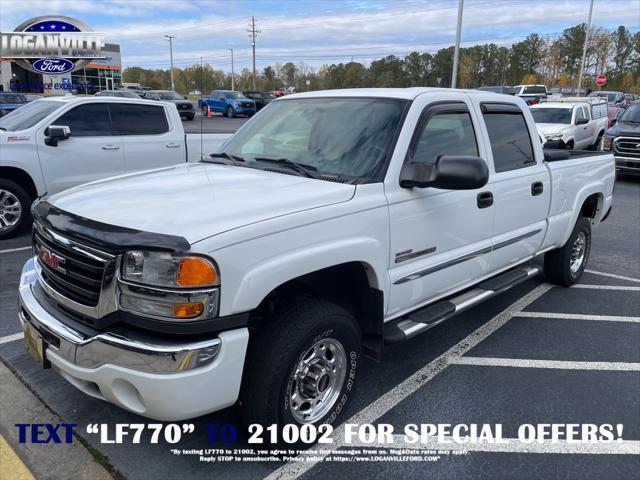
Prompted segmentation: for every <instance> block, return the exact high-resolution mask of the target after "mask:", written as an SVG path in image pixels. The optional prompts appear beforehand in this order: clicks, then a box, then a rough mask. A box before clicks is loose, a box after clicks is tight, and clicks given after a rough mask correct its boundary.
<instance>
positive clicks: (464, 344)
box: [265, 283, 552, 480]
mask: <svg viewBox="0 0 640 480" xmlns="http://www.w3.org/2000/svg"><path fill="white" fill-rule="evenodd" d="M550 288H552V286H551V285H549V284H546V283H545V284H542V285H539V286H538V287H536V288H535V289H533V290H532V291H531V292H529V293H528V294H527V295H525V296H524V297H522V298H521V299H520V300H518V301H517V302H515V303H513V304H512V305H511V306H509V307H507V308H506V309H505V310H503V311H502V312H500V313H499V314H498V315H496V316H495V317H493V318H492V319H491V320H489V321H488V322H487V323H485V324H484V325H483V326H482V327H480V328H479V329H477V330H475V331H474V332H473V333H471V334H470V335H469V336H467V337H465V338H464V339H462V340H461V341H460V342H458V343H457V344H455V345H454V346H453V347H451V348H450V349H449V350H447V351H446V352H444V353H443V354H442V355H440V356H439V357H437V358H436V359H434V360H433V361H431V362H429V363H428V364H427V365H425V366H424V367H422V368H421V369H420V370H418V371H417V372H415V373H414V374H413V375H411V376H410V377H409V378H407V379H406V380H404V381H403V382H402V383H400V384H398V385H396V386H395V387H394V388H392V389H391V390H389V391H388V392H387V393H385V394H384V395H382V396H381V397H379V398H378V399H377V400H375V401H374V402H373V403H371V404H369V405H368V406H366V407H365V408H363V409H362V410H360V411H359V412H358V413H356V414H355V415H353V416H352V417H351V418H349V419H348V420H346V421H345V423H356V424H358V423H359V424H363V423H373V422H374V421H375V420H377V419H378V418H380V417H381V416H382V415H384V414H385V413H387V412H388V411H389V410H391V409H392V408H393V407H395V406H396V405H398V403H400V402H401V401H402V400H404V399H405V398H407V397H408V396H409V395H411V394H412V393H414V392H415V391H417V390H418V389H419V388H421V387H422V386H424V385H425V384H426V383H427V382H430V381H431V380H433V378H434V377H435V376H436V375H438V374H439V373H440V372H442V371H443V370H444V369H445V368H447V367H448V366H449V365H450V364H451V363H452V361H453V360H455V359H456V358H459V357H461V356H462V355H464V354H465V353H466V352H468V351H469V350H471V349H472V348H473V347H475V346H476V345H477V344H478V343H480V342H481V341H482V340H484V339H485V338H487V337H488V336H489V335H491V334H492V333H493V332H495V331H496V330H497V329H499V328H500V327H502V326H503V325H504V324H505V323H507V322H508V321H509V319H511V318H512V317H513V315H514V314H515V313H516V312H519V311H520V310H522V309H523V308H526V307H527V306H528V305H530V304H531V303H533V302H534V301H536V300H537V299H538V298H539V297H541V296H542V295H544V294H545V293H546V292H547V291H549V289H550ZM334 438H335V439H336V440H337V441H336V443H335V444H334V445H332V450H334V449H338V448H340V447H343V446H345V444H344V443H343V442H341V441H340V440H339V439H341V438H344V427H343V426H340V427H338V428H336V430H335V432H334ZM325 448H326V447H323V446H315V447H311V448H310V449H309V452H312V453H313V457H314V461H313V462H312V461H308V462H307V461H305V462H296V461H294V462H290V463H286V464H284V465H283V466H281V467H280V468H278V469H277V470H275V471H273V472H272V473H271V474H269V475H268V476H267V477H265V479H269V480H276V479H278V480H285V479H286V480H289V479H294V478H297V477H299V476H300V475H302V474H304V473H305V472H306V471H308V470H309V469H311V468H313V466H314V465H315V464H316V463H317V462H318V461H320V460H321V459H323V458H324V457H325V456H326V455H327V454H326V453H322V450H323V449H325Z"/></svg>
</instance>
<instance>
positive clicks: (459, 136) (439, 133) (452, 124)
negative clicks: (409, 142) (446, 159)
mask: <svg viewBox="0 0 640 480" xmlns="http://www.w3.org/2000/svg"><path fill="white" fill-rule="evenodd" d="M427 115H428V113H427ZM418 128H421V129H422V131H421V132H420V134H419V136H418V137H417V140H416V139H415V138H414V142H415V143H414V145H413V147H412V151H413V153H412V155H411V161H412V162H425V163H436V162H437V161H438V158H440V157H441V156H442V155H472V156H476V157H477V156H478V146H477V144H476V135H475V132H474V130H473V123H472V122H471V116H470V115H469V112H467V111H462V110H453V111H446V110H445V111H441V112H437V113H434V114H432V115H430V116H429V117H428V119H427V120H426V122H425V124H424V126H423V127H420V125H418Z"/></svg>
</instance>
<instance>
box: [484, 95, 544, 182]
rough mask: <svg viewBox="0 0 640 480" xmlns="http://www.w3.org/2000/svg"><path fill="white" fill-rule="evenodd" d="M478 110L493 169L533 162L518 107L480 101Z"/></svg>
mask: <svg viewBox="0 0 640 480" xmlns="http://www.w3.org/2000/svg"><path fill="white" fill-rule="evenodd" d="M492 105H493V106H492ZM482 109H483V115H482V116H483V118H484V123H485V125H486V126H487V131H488V133H489V140H490V142H491V151H492V152H493V163H494V166H495V169H496V172H497V173H500V172H508V171H511V170H517V169H519V168H525V167H530V166H531V165H535V163H536V160H535V157H534V155H533V146H532V145H531V134H530V133H529V129H528V128H527V123H526V121H525V119H524V115H523V114H522V111H521V110H520V108H518V107H517V106H516V105H511V104H508V105H506V104H505V105H502V104H483V105H482Z"/></svg>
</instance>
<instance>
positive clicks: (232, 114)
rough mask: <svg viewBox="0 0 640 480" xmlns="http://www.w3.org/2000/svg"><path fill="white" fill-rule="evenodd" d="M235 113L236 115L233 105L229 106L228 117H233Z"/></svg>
mask: <svg viewBox="0 0 640 480" xmlns="http://www.w3.org/2000/svg"><path fill="white" fill-rule="evenodd" d="M234 115H235V113H234V111H233V107H227V117H229V118H233V117H234Z"/></svg>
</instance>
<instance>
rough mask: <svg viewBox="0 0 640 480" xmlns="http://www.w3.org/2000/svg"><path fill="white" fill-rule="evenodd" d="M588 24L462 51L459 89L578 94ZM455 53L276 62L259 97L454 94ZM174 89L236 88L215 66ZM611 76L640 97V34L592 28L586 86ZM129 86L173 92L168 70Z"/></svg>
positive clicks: (610, 85) (613, 83)
mask: <svg viewBox="0 0 640 480" xmlns="http://www.w3.org/2000/svg"><path fill="white" fill-rule="evenodd" d="M586 32H587V26H586V24H584V23H583V24H580V25H576V26H573V27H570V28H567V29H565V30H564V31H563V32H562V34H561V35H559V36H556V37H546V36H542V35H539V34H536V33H534V34H531V35H529V36H527V37H526V38H525V39H524V40H522V41H520V42H516V43H514V44H513V45H511V46H510V47H506V46H498V45H496V44H494V43H485V44H479V45H474V46H472V47H467V48H461V49H460V59H459V67H458V87H459V88H476V87H481V86H493V85H517V84H523V83H524V84H527V83H544V84H545V85H547V86H548V87H571V86H573V87H575V86H577V83H578V75H579V72H580V64H581V60H582V49H583V45H584V40H585V36H586ZM453 52H454V47H447V48H442V49H440V50H438V51H437V52H436V53H434V54H431V53H427V52H411V53H409V54H408V55H406V56H405V57H399V56H395V55H389V56H386V57H384V58H381V59H378V60H374V61H372V62H371V63H370V64H369V65H368V66H367V65H365V64H363V63H359V62H355V61H351V62H347V63H334V64H328V65H323V66H321V67H320V68H318V69H315V68H312V67H311V66H309V65H308V64H306V63H304V62H300V63H293V62H286V63H275V64H274V65H270V66H267V67H265V68H264V69H263V70H262V71H261V72H260V73H259V75H258V76H257V78H256V87H257V88H258V89H260V90H277V89H279V88H282V87H295V89H296V91H306V90H320V89H334V88H357V87H412V86H430V87H434V86H435V87H437V86H442V87H448V86H449V85H450V82H451V73H452V67H453ZM173 74H174V82H175V85H176V90H177V91H178V92H180V93H182V94H186V93H188V92H191V91H194V90H200V91H202V92H203V93H204V94H208V92H209V91H211V90H214V89H230V88H231V74H230V73H228V72H224V71H222V70H216V69H214V68H213V67H212V66H211V65H208V64H204V65H202V66H201V65H193V66H190V67H185V68H174V70H173ZM599 74H605V75H606V76H607V84H606V87H605V89H607V90H622V91H624V92H628V93H640V32H636V33H631V32H630V31H629V30H628V29H627V28H626V27H624V26H619V27H618V28H617V29H615V30H613V31H610V30H606V29H604V28H600V27H592V28H591V30H590V31H589V38H588V42H587V56H586V59H585V73H584V80H583V87H585V88H591V89H597V88H598V87H597V86H596V84H595V78H596V77H597V76H598V75H599ZM234 80H235V86H236V89H237V90H249V89H251V87H252V75H251V71H250V70H249V69H248V68H244V69H242V70H241V71H240V72H239V73H236V75H235V78H234ZM123 81H124V82H137V83H140V84H142V85H145V86H149V87H152V88H154V89H163V88H168V87H169V85H170V84H171V80H170V72H169V70H168V69H167V70H162V69H154V70H150V69H144V68H141V67H128V68H126V69H125V70H124V73H123Z"/></svg>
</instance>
